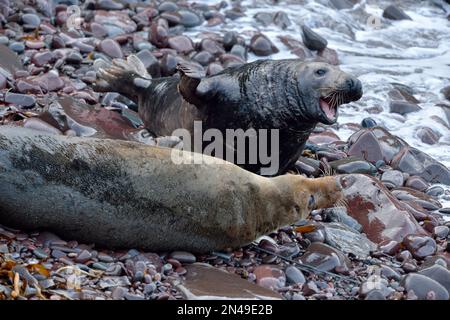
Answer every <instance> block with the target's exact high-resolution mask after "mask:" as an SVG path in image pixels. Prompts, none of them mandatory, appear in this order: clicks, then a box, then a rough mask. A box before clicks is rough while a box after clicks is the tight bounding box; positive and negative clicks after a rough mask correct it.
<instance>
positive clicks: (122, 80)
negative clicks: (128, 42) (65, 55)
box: [94, 55, 152, 102]
mask: <svg viewBox="0 0 450 320" xmlns="http://www.w3.org/2000/svg"><path fill="white" fill-rule="evenodd" d="M94 69H95V70H96V72H97V80H96V83H95V84H94V88H95V90H96V91H100V92H118V93H120V94H123V95H124V96H126V97H128V98H130V99H132V100H134V101H136V102H138V97H139V94H140V91H141V90H145V89H146V88H148V87H149V86H150V85H151V79H152V77H151V76H150V74H149V73H148V72H147V70H146V68H145V66H144V64H143V63H142V61H141V60H140V59H139V58H138V57H136V56H135V55H129V56H128V58H127V60H124V59H113V61H112V63H109V62H107V61H105V60H102V59H98V60H95V62H94Z"/></svg>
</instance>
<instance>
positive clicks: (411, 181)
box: [405, 176, 429, 191]
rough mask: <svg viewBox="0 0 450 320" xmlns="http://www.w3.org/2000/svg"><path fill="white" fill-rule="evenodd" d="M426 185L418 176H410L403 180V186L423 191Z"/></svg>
mask: <svg viewBox="0 0 450 320" xmlns="http://www.w3.org/2000/svg"><path fill="white" fill-rule="evenodd" d="M428 186H429V185H428V183H427V182H426V181H425V180H424V179H422V178H421V177H418V176H410V177H409V178H408V179H407V180H406V182H405V187H408V188H412V189H415V190H418V191H425V190H426V189H427V188H428Z"/></svg>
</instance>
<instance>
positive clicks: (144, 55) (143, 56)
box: [136, 49, 161, 78]
mask: <svg viewBox="0 0 450 320" xmlns="http://www.w3.org/2000/svg"><path fill="white" fill-rule="evenodd" d="M136 56H137V57H138V58H139V59H140V60H141V61H142V63H143V64H144V67H145V68H146V69H147V71H148V73H149V74H150V75H151V76H152V77H154V78H159V77H160V76H161V68H160V65H159V62H158V59H156V57H155V56H154V55H153V54H152V53H151V52H150V50H148V49H144V50H141V51H139V52H138V53H137V54H136Z"/></svg>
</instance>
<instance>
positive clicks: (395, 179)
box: [381, 170, 404, 189]
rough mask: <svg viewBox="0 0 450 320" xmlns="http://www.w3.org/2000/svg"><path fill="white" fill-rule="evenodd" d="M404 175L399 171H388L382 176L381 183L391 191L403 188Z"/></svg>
mask: <svg viewBox="0 0 450 320" xmlns="http://www.w3.org/2000/svg"><path fill="white" fill-rule="evenodd" d="M403 179H404V177H403V173H401V172H400V171H398V170H388V171H385V172H383V174H382V175H381V181H382V182H383V183H384V185H385V186H386V187H388V188H390V189H392V188H396V187H401V186H403Z"/></svg>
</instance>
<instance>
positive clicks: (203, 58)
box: [192, 51, 214, 66]
mask: <svg viewBox="0 0 450 320" xmlns="http://www.w3.org/2000/svg"><path fill="white" fill-rule="evenodd" d="M192 60H194V61H197V62H198V63H200V64H201V65H202V66H207V65H209V64H210V63H211V62H213V61H214V56H213V55H212V54H211V53H209V52H208V51H201V52H199V53H197V54H196V55H195V56H193V57H192Z"/></svg>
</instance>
